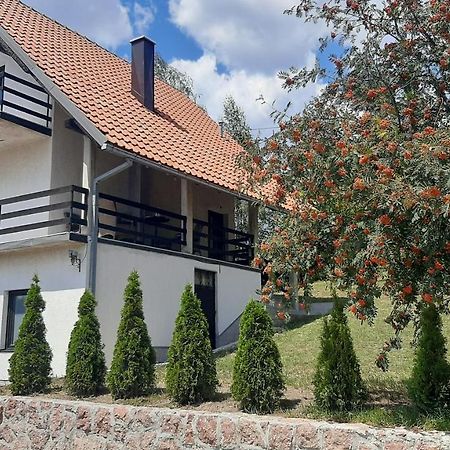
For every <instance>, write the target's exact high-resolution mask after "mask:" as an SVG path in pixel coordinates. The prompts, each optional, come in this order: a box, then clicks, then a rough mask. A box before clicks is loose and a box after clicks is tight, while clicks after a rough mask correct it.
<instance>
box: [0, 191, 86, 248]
mask: <svg viewBox="0 0 450 450" xmlns="http://www.w3.org/2000/svg"><path fill="white" fill-rule="evenodd" d="M88 194H89V191H88V190H87V189H83V188H80V187H78V186H65V187H61V188H57V189H49V190H45V191H40V192H34V193H32V194H25V195H19V196H17V197H10V198H5V199H0V242H8V241H16V240H23V239H30V238H35V237H41V236H47V235H51V234H56V233H62V232H73V233H82V227H83V226H87V210H88V204H87V200H88Z"/></svg>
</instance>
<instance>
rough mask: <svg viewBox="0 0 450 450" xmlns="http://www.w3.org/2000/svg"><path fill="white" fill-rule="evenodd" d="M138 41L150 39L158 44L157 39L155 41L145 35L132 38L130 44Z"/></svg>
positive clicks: (154, 43)
mask: <svg viewBox="0 0 450 450" xmlns="http://www.w3.org/2000/svg"><path fill="white" fill-rule="evenodd" d="M138 41H148V42H151V43H152V44H153V45H156V42H155V41H153V40H152V39H150V38H148V37H147V36H145V35H142V36H138V37H135V38H133V39H131V41H130V44H134V43H136V42H138Z"/></svg>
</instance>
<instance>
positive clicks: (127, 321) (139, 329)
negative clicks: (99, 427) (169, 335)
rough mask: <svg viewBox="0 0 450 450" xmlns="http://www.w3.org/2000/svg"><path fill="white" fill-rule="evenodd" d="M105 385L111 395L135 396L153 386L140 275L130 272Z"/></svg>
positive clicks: (114, 396) (148, 337)
mask: <svg viewBox="0 0 450 450" xmlns="http://www.w3.org/2000/svg"><path fill="white" fill-rule="evenodd" d="M124 298H125V302H124V305H123V308H122V315H121V320H120V324H119V329H118V332H117V341H116V344H115V347H114V353H113V359H112V363H111V369H110V371H109V373H108V375H107V385H108V388H109V390H110V391H111V396H112V397H113V399H118V398H124V399H126V398H135V397H141V396H144V395H148V394H150V393H151V392H152V391H153V389H154V388H155V352H154V350H153V347H152V344H151V340H150V336H149V334H148V331H147V326H146V324H145V320H144V311H143V303H142V302H143V300H142V290H141V286H140V281H139V275H138V273H137V272H136V271H133V272H131V274H130V276H129V277H128V284H127V286H126V288H125V292H124Z"/></svg>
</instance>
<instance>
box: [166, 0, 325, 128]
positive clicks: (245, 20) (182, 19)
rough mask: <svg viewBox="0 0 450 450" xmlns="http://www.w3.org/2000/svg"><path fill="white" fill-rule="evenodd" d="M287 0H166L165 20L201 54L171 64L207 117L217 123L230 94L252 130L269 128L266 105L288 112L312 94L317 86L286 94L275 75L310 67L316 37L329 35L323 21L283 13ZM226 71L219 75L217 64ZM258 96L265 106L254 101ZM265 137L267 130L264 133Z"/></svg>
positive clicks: (299, 106)
mask: <svg viewBox="0 0 450 450" xmlns="http://www.w3.org/2000/svg"><path fill="white" fill-rule="evenodd" d="M293 4H294V2H293V1H292V0H227V1H226V2H224V1H222V0H169V10H170V14H171V20H172V21H173V22H174V23H175V24H176V25H177V26H178V27H180V28H181V29H182V30H183V31H184V32H185V33H187V34H188V35H190V36H191V37H192V38H193V39H195V40H196V41H197V43H198V44H199V45H200V47H201V48H202V49H203V51H204V52H205V53H204V55H203V56H202V57H201V58H199V59H198V60H196V61H188V60H176V61H173V65H174V66H175V67H177V68H178V69H179V70H181V71H183V72H186V73H187V74H188V75H190V76H191V77H192V79H193V80H194V88H195V91H196V92H197V93H198V94H200V100H199V103H201V104H203V105H204V106H205V107H206V109H207V110H208V113H209V114H210V115H211V117H212V118H213V119H215V120H219V119H220V117H221V115H222V109H223V101H224V99H225V97H226V95H228V94H230V95H232V96H233V97H234V99H235V100H236V102H237V103H238V104H239V105H240V106H241V107H242V108H243V109H244V111H245V113H246V116H247V120H248V123H249V124H250V125H251V127H252V128H266V127H271V126H273V120H272V119H271V118H270V113H271V112H272V107H271V103H272V101H274V100H276V106H277V108H278V109H282V108H283V107H284V106H285V105H286V104H287V102H288V101H292V103H293V104H292V108H291V110H292V111H293V112H298V111H299V110H301V108H302V107H303V106H304V104H305V103H306V102H307V101H308V100H310V99H311V97H312V96H313V95H315V94H317V93H318V92H319V90H320V88H321V86H320V85H311V86H308V87H307V88H305V89H302V90H300V91H297V92H293V93H290V94H288V93H287V92H286V91H285V90H283V89H282V87H281V82H280V80H279V79H278V77H277V73H278V72H279V71H280V70H282V69H287V68H289V67H291V66H297V67H302V66H305V65H311V64H312V63H313V61H314V59H315V54H316V50H317V47H318V38H319V37H320V36H323V35H325V34H326V33H328V32H329V31H328V30H327V28H326V25H325V24H323V23H319V24H313V23H308V24H304V23H303V22H302V21H301V20H299V19H297V18H295V17H292V16H287V15H285V14H283V11H284V10H285V9H288V8H290V7H291V6H292V5H293ZM219 64H222V65H223V66H225V67H226V69H227V70H228V72H227V73H221V72H222V71H219V70H218V65H219ZM261 95H262V96H263V97H264V98H265V100H266V102H267V104H265V105H262V104H261V103H260V102H257V101H256V99H257V98H258V97H260V96H261ZM265 134H267V132H265Z"/></svg>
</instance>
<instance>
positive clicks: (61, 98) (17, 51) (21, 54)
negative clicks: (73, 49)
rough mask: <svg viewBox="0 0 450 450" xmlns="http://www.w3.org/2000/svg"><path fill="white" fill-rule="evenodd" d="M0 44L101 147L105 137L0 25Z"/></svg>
mask: <svg viewBox="0 0 450 450" xmlns="http://www.w3.org/2000/svg"><path fill="white" fill-rule="evenodd" d="M0 43H1V44H2V45H3V46H5V47H6V48H7V49H9V51H10V54H11V56H12V57H13V58H14V59H15V60H17V59H18V61H17V62H18V63H19V64H20V65H21V66H22V67H26V68H27V69H28V71H29V73H30V74H31V75H32V76H33V77H34V78H35V79H36V80H37V81H38V82H39V83H40V84H41V85H42V86H43V87H44V88H45V89H46V90H47V92H48V93H49V94H50V95H51V96H52V97H53V98H54V99H55V100H56V101H57V102H58V103H59V104H60V105H61V106H62V107H63V108H64V109H65V110H66V112H67V113H68V114H69V115H70V116H72V117H73V118H74V119H75V120H76V121H77V123H78V125H79V126H80V128H81V129H82V130H83V132H85V133H86V134H87V135H88V136H89V137H90V138H91V139H92V140H94V141H95V142H97V144H98V145H100V146H102V145H103V144H104V143H105V142H106V140H107V139H106V136H105V135H104V134H103V133H102V132H101V131H100V130H99V129H98V128H97V127H96V126H95V125H94V124H93V123H92V122H91V121H90V120H89V119H88V118H87V117H86V115H85V114H84V113H83V112H82V111H81V110H80V109H79V108H78V107H77V106H76V105H75V104H74V103H73V102H72V101H71V100H70V99H69V98H68V97H67V96H66V95H65V94H64V93H63V92H62V91H61V90H60V89H59V87H58V86H57V85H56V84H55V83H54V82H53V81H52V80H51V79H50V78H49V77H48V76H47V75H46V74H45V72H44V71H43V70H42V69H41V68H39V67H38V66H37V65H36V63H35V62H34V61H33V60H32V59H31V58H30V57H29V56H28V55H27V53H26V52H25V51H24V50H23V49H22V47H21V46H20V45H19V44H18V43H17V42H16V41H15V40H14V39H13V38H12V37H11V36H10V35H9V33H8V32H7V31H6V30H5V29H4V28H3V27H2V26H1V25H0Z"/></svg>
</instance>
